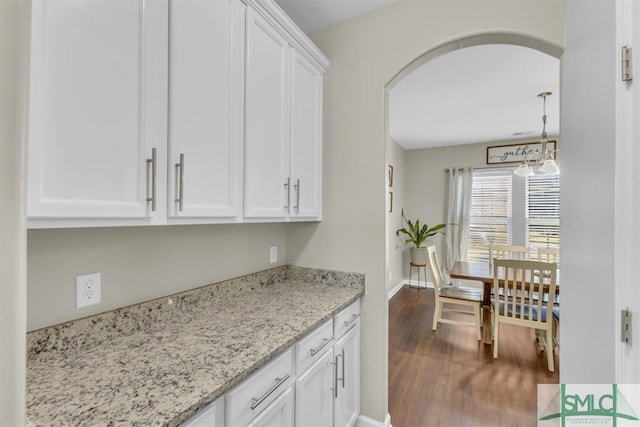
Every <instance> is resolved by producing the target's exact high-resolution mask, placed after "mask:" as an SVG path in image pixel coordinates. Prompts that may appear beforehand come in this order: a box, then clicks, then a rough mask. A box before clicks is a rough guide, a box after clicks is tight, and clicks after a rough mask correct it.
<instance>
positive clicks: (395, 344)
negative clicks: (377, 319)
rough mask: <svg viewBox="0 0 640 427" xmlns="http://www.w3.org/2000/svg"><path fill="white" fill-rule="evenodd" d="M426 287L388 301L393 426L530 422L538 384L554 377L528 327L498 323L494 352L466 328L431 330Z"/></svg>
mask: <svg viewBox="0 0 640 427" xmlns="http://www.w3.org/2000/svg"><path fill="white" fill-rule="evenodd" d="M433 306H434V295H433V289H427V290H424V289H422V290H416V289H412V288H409V287H407V286H405V287H403V288H402V289H401V290H400V291H399V292H398V293H397V294H396V295H394V296H393V298H392V299H391V300H390V301H389V414H390V415H391V423H392V425H393V427H432V426H433V427H466V426H469V427H483V426H486V427H500V426H508V427H514V426H532V427H533V426H535V425H536V418H537V417H536V412H537V409H536V392H537V384H538V383H540V384H542V383H558V381H559V379H558V371H559V362H558V350H556V356H555V364H556V369H555V372H553V373H552V372H549V371H548V370H547V361H546V356H545V354H544V353H543V352H540V351H539V350H538V345H537V343H536V341H535V336H534V332H533V330H531V329H528V328H522V327H512V326H510V325H504V326H502V325H501V329H500V353H499V354H498V359H494V358H493V354H492V348H491V346H490V345H484V344H481V343H480V342H479V341H477V340H476V336H475V333H474V331H473V328H471V327H467V326H460V325H447V324H439V325H438V330H437V331H436V332H434V331H432V330H431V322H432V320H433Z"/></svg>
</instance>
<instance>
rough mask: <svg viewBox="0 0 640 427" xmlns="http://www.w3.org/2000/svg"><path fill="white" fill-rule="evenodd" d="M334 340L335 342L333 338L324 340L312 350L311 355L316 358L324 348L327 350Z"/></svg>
mask: <svg viewBox="0 0 640 427" xmlns="http://www.w3.org/2000/svg"><path fill="white" fill-rule="evenodd" d="M332 340H333V338H325V339H323V340H322V342H321V343H320V345H319V346H318V347H316V348H312V349H311V355H312V356H315V355H316V354H318V352H319V351H320V350H322V349H323V348H325V347H326V346H327V344H329V343H330V342H331V341H332Z"/></svg>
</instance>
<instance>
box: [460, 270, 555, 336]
mask: <svg viewBox="0 0 640 427" xmlns="http://www.w3.org/2000/svg"><path fill="white" fill-rule="evenodd" d="M449 276H450V277H451V278H452V279H464V280H473V281H478V282H482V342H483V343H485V344H492V343H493V331H492V325H491V289H492V288H493V271H492V269H491V264H490V263H488V262H471V261H456V262H455V263H454V264H453V267H452V268H451V271H450V272H449ZM558 277H559V271H558ZM559 289H560V287H559V286H558V287H556V294H557V295H556V298H559V297H558V295H559Z"/></svg>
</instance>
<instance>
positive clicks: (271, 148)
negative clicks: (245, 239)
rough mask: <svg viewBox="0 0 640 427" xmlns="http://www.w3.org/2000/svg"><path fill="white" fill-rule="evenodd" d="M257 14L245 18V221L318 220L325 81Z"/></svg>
mask: <svg viewBox="0 0 640 427" xmlns="http://www.w3.org/2000/svg"><path fill="white" fill-rule="evenodd" d="M287 35H288V33H287V32H286V31H284V30H282V29H281V28H280V27H279V26H278V25H276V24H275V23H273V22H272V21H271V20H268V19H267V18H266V17H265V16H263V15H262V14H261V13H260V12H259V10H250V11H249V13H248V17H247V63H246V67H247V71H246V72H247V77H246V102H247V104H246V123H245V127H246V132H245V178H244V179H245V182H244V184H245V199H244V203H245V204H244V216H245V217H246V218H273V219H284V218H291V219H295V218H300V219H320V217H321V213H322V175H321V173H322V167H321V165H322V73H323V72H324V69H325V68H326V65H327V62H325V61H326V59H321V60H320V61H314V60H312V59H311V58H310V57H309V56H307V55H305V54H304V53H303V49H301V48H299V47H298V46H297V45H296V44H295V43H294V41H293V40H292V39H291V38H290V37H288V36H287Z"/></svg>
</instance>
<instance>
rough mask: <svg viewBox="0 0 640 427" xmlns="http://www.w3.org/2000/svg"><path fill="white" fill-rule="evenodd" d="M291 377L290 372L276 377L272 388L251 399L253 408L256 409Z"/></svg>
mask: <svg viewBox="0 0 640 427" xmlns="http://www.w3.org/2000/svg"><path fill="white" fill-rule="evenodd" d="M289 377H291V375H290V374H287V375H285V376H284V377H282V378H276V383H275V384H274V385H273V386H271V388H270V389H269V390H267V392H266V393H265V394H263V395H262V396H261V397H259V398H255V397H254V398H253V399H251V409H256V408H257V407H258V406H259V405H260V404H261V403H262V402H264V400H265V399H266V398H267V397H269V396H270V395H271V394H272V393H273V392H274V391H276V389H277V388H278V387H280V386H281V385H282V384H284V383H285V382H286V381H287V380H288V379H289Z"/></svg>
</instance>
